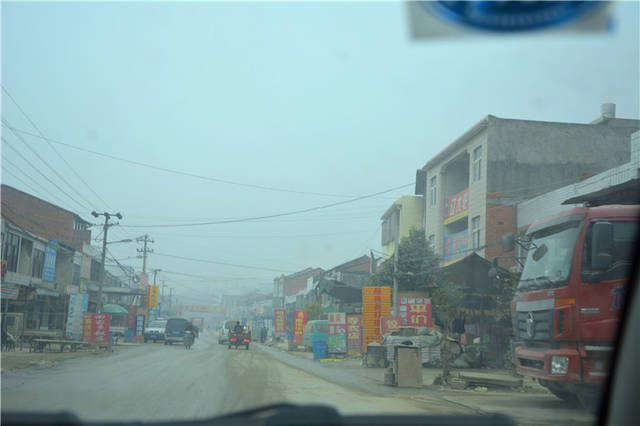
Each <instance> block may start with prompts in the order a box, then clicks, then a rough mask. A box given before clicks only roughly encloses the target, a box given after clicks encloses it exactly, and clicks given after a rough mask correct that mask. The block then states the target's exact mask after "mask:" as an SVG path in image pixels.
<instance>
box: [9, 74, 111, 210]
mask: <svg viewBox="0 0 640 426" xmlns="http://www.w3.org/2000/svg"><path fill="white" fill-rule="evenodd" d="M2 90H3V91H4V93H5V94H6V95H7V96H8V97H9V99H11V101H12V102H13V104H14V105H15V106H16V107H18V110H20V112H21V113H22V115H23V116H24V117H25V118H26V119H27V121H28V122H29V123H30V124H31V125H32V126H33V128H34V129H36V131H37V132H38V133H39V134H40V137H42V139H44V140H45V141H47V143H48V144H49V146H50V147H51V149H52V150H53V152H55V153H56V155H57V156H58V157H59V158H60V159H61V160H62V161H63V162H64V163H65V164H66V165H67V167H68V168H69V170H71V172H73V174H74V175H76V177H77V178H78V180H79V181H80V182H82V183H83V184H84V185H85V186H86V187H87V188H88V189H89V191H91V192H92V193H93V195H95V196H96V197H97V198H98V199H99V200H100V201H101V202H102V203H103V204H104V205H105V206H106V207H107V208H108V209H109V210H112V209H111V208H110V207H109V206H108V203H107V202H106V201H104V199H103V198H102V197H101V196H100V195H99V194H98V193H97V192H96V191H94V190H93V188H91V186H89V184H88V183H87V182H86V181H85V180H84V179H83V178H82V176H81V175H80V174H79V173H78V172H76V171H75V169H74V168H73V167H72V166H71V164H69V162H68V161H67V160H66V159H65V158H64V157H63V156H62V155H61V154H60V153H59V152H58V150H57V149H56V147H55V146H54V145H53V144H52V143H51V142H50V141H49V139H48V138H47V137H46V136H45V135H44V133H42V131H41V130H40V128H39V127H38V126H36V123H34V122H33V120H32V119H31V117H29V115H28V114H27V113H26V112H25V110H24V109H22V107H21V106H20V104H18V102H17V101H16V100H15V99H14V97H13V96H11V93H9V91H8V90H7V88H6V87H5V86H4V85H2ZM89 204H92V203H89Z"/></svg>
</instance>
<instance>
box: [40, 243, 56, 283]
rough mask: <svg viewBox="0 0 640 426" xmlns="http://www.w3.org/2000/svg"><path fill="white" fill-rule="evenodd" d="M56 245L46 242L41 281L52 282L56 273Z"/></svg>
mask: <svg viewBox="0 0 640 426" xmlns="http://www.w3.org/2000/svg"><path fill="white" fill-rule="evenodd" d="M57 249H58V248H57V247H56V246H55V245H53V244H47V247H45V249H44V268H43V269H42V281H47V282H50V283H52V282H53V277H54V276H55V274H56V252H57Z"/></svg>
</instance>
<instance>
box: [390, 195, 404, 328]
mask: <svg viewBox="0 0 640 426" xmlns="http://www.w3.org/2000/svg"><path fill="white" fill-rule="evenodd" d="M401 208H402V207H400V206H397V207H396V213H395V216H396V232H395V233H394V236H393V296H392V297H393V303H392V305H391V306H392V307H393V311H392V314H393V316H394V317H397V316H398V278H397V275H398V252H399V251H400V247H399V245H400V209H401Z"/></svg>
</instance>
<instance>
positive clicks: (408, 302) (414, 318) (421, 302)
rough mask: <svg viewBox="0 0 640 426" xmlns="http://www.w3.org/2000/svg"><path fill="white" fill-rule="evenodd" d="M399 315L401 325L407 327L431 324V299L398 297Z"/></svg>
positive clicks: (429, 325) (430, 325)
mask: <svg viewBox="0 0 640 426" xmlns="http://www.w3.org/2000/svg"><path fill="white" fill-rule="evenodd" d="M398 305H399V309H400V316H401V317H402V323H403V325H406V326H409V327H429V328H431V327H432V326H433V321H432V318H431V300H430V299H429V298H426V297H400V303H399V304H398Z"/></svg>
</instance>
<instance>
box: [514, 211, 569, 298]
mask: <svg viewBox="0 0 640 426" xmlns="http://www.w3.org/2000/svg"><path fill="white" fill-rule="evenodd" d="M579 230H580V222H579V221H575V220H573V221H568V222H565V223H563V224H560V225H555V226H552V227H549V228H545V229H542V230H539V231H536V232H535V233H533V234H532V235H530V236H529V238H528V241H527V242H528V246H529V247H528V251H527V257H526V261H525V265H524V269H523V270H522V275H521V277H520V284H519V285H518V290H520V291H523V290H534V289H543V288H556V287H561V286H566V285H567V284H568V282H569V273H570V272H571V267H572V265H573V253H574V251H575V247H576V243H577V237H578V232H579Z"/></svg>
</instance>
